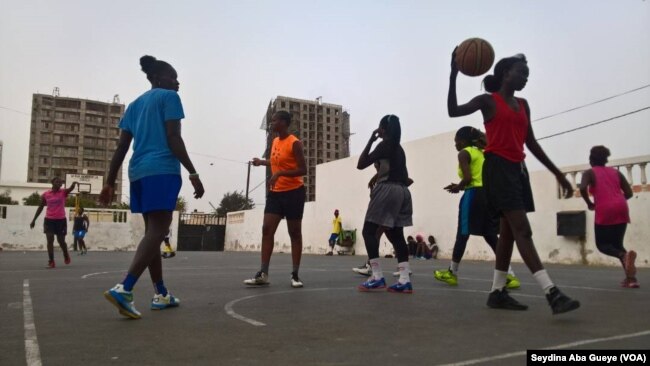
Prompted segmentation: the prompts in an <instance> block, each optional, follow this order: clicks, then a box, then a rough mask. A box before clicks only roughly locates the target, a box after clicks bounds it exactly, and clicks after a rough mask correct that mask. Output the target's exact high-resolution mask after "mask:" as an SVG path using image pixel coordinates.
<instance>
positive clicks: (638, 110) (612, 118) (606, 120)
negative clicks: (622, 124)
mask: <svg viewBox="0 0 650 366" xmlns="http://www.w3.org/2000/svg"><path fill="white" fill-rule="evenodd" d="M646 109H650V106H648V107H645V108H641V109H637V110H636V111H632V112H628V113H624V114H620V115H618V116H614V117H611V118H608V119H604V120H602V121H598V122H594V123H590V124H587V125H584V126H580V127H576V128H572V129H570V130H566V131H562V132H558V133H554V134H552V135H548V136H544V137H540V138H538V139H537V141H539V140H544V139H548V138H551V137H555V136H560V135H564V134H565V133H569V132H574V131H578V130H582V129H583V128H587V127H592V126H595V125H599V124H601V123H605V122H609V121H613V120H615V119H619V118H622V117H625V116H629V115H631V114H635V113H639V112H642V111H645V110H646Z"/></svg>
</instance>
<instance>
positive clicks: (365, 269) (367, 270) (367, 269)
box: [352, 263, 372, 276]
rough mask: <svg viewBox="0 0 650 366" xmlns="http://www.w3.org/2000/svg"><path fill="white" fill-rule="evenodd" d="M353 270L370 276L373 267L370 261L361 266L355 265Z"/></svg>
mask: <svg viewBox="0 0 650 366" xmlns="http://www.w3.org/2000/svg"><path fill="white" fill-rule="evenodd" d="M352 270H353V271H354V273H358V274H360V275H363V276H370V275H371V274H372V268H371V267H370V265H369V264H368V263H366V264H364V265H363V266H361V267H354V268H352Z"/></svg>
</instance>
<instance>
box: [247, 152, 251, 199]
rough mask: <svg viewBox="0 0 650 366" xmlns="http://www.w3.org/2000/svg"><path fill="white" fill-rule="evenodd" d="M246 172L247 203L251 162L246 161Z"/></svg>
mask: <svg viewBox="0 0 650 366" xmlns="http://www.w3.org/2000/svg"><path fill="white" fill-rule="evenodd" d="M247 165H248V173H247V174H246V203H248V188H249V186H250V183H251V162H250V161H249V162H248V164H247Z"/></svg>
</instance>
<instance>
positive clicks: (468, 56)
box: [455, 38, 494, 76]
mask: <svg viewBox="0 0 650 366" xmlns="http://www.w3.org/2000/svg"><path fill="white" fill-rule="evenodd" d="M455 60H456V66H457V67H458V70H459V71H460V72H462V73H463V74H465V75H467V76H479V75H482V74H485V73H486V72H488V71H489V70H490V68H491V67H492V63H494V50H493V49H492V46H491V45H490V43H488V41H486V40H484V39H481V38H469V39H466V40H464V41H463V43H461V44H460V46H458V48H457V49H456V59H455Z"/></svg>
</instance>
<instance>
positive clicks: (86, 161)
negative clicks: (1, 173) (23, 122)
mask: <svg viewBox="0 0 650 366" xmlns="http://www.w3.org/2000/svg"><path fill="white" fill-rule="evenodd" d="M123 114H124V104H120V103H119V102H118V100H117V98H115V99H114V103H107V102H100V101H95V100H86V99H79V98H68V97H60V96H58V95H56V94H55V95H45V94H34V95H33V97H32V118H31V133H30V138H29V163H28V171H27V181H28V182H39V183H48V182H49V181H50V179H52V177H54V176H59V177H61V178H62V179H64V178H65V175H66V174H89V175H101V176H102V177H104V179H105V178H106V176H107V175H108V170H109V166H110V161H111V158H112V157H113V153H114V152H115V149H116V148H117V142H118V140H119V134H120V131H119V128H118V124H119V121H120V118H121V117H122V115H123ZM117 177H118V178H117V181H116V192H115V193H116V197H118V199H120V197H121V193H122V171H121V169H120V172H119V173H118V175H117ZM93 190H95V187H93Z"/></svg>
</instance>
